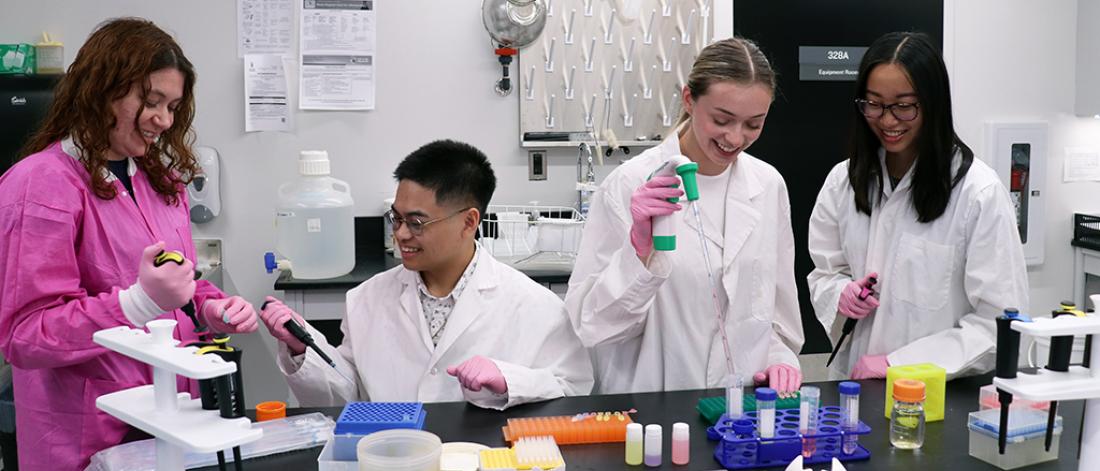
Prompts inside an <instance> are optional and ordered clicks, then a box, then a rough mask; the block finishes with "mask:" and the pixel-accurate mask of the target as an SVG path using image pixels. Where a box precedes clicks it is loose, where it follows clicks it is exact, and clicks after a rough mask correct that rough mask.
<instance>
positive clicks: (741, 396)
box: [726, 374, 745, 420]
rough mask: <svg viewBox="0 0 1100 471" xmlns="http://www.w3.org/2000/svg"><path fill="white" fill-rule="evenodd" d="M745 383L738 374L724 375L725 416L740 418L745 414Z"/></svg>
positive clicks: (733, 418)
mask: <svg viewBox="0 0 1100 471" xmlns="http://www.w3.org/2000/svg"><path fill="white" fill-rule="evenodd" d="M744 386H745V383H744V379H743V378H742V377H741V375H739V374H732V375H729V376H727V377H726V417H729V419H730V420H737V419H740V418H741V416H742V415H744V414H745V389H744Z"/></svg>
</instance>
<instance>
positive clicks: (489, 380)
mask: <svg viewBox="0 0 1100 471" xmlns="http://www.w3.org/2000/svg"><path fill="white" fill-rule="evenodd" d="M447 374H449V375H451V376H454V377H456V378H458V382H459V383H460V384H462V387H464V388H466V389H469V390H470V391H473V392H478V391H481V388H482V387H485V388H486V389H488V390H489V391H490V392H492V393H493V394H504V393H506V392H508V382H507V381H505V380H504V373H501V372H500V368H497V364H496V363H493V360H490V359H488V358H485V357H483V356H481V355H474V356H473V357H471V358H470V359H469V360H466V361H464V362H462V363H460V364H458V365H457V366H451V367H448V368H447Z"/></svg>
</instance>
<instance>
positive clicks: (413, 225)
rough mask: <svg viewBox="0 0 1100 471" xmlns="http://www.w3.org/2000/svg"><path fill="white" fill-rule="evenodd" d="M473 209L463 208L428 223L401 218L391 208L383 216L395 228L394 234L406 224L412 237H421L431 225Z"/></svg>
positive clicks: (416, 219) (416, 218)
mask: <svg viewBox="0 0 1100 471" xmlns="http://www.w3.org/2000/svg"><path fill="white" fill-rule="evenodd" d="M471 209H473V208H472V207H470V208H462V209H460V210H458V211H455V212H453V213H451V214H448V215H446V216H443V217H438V218H435V219H429V220H427V221H425V220H423V219H421V218H420V217H419V216H412V217H409V218H406V217H404V216H401V215H399V214H397V211H394V210H393V208H390V210H389V211H386V214H383V215H382V216H383V217H385V218H386V221H387V222H389V223H390V225H391V226H393V231H394V232H397V229H399V228H400V227H401V225H402V224H405V225H408V227H409V232H411V233H412V235H416V236H418V235H421V234H423V233H424V228H425V227H428V225H429V224H435V223H437V222H439V221H442V220H444V219H450V218H453V217H455V216H457V215H459V214H462V213H463V212H466V211H469V210H471Z"/></svg>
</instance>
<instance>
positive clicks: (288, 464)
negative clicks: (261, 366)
mask: <svg viewBox="0 0 1100 471" xmlns="http://www.w3.org/2000/svg"><path fill="white" fill-rule="evenodd" d="M991 381H992V380H991V376H990V375H986V376H982V377H975V378H964V379H961V380H956V381H952V382H949V383H947V401H946V402H947V403H946V406H945V411H944V415H945V417H946V419H945V420H944V421H940V422H932V423H929V424H928V425H927V427H926V433H925V439H924V447H923V448H921V449H920V450H917V451H905V450H895V449H893V448H892V447H891V446H890V439H889V421H888V420H886V418H885V417H884V415H883V403H884V399H885V383H884V382H883V381H882V380H868V381H860V383H861V384H862V385H863V388H862V389H863V391H862V394H861V398H860V402H861V404H860V419H861V420H862V421H863V422H864V423H866V424H868V425H869V426H870V427H871V430H872V431H871V433H870V434H869V435H866V436H864V437H862V438H861V440H860V444H861V445H863V446H864V447H865V448H867V449H868V450H870V452H871V458H870V459H869V460H867V461H850V462H845V463H844V464H845V466H846V467H847V468H848V469H849V470H851V471H866V470H909V469H911V470H920V471H932V470H935V471H938V470H996V469H998V468H996V467H994V466H992V465H989V464H987V463H985V462H983V461H980V460H978V459H976V458H972V457H970V455H969V454H968V443H969V437H968V433H969V431H968V429H967V427H966V419H967V414H968V413H970V412H972V411H974V410H977V409H978V388H979V387H981V386H982V385H985V384H989V383H990V382H991ZM836 384H837V383H836V382H825V383H818V384H817V386H820V387H821V403H822V405H835V404H837V400H838V397H837V387H836ZM722 394H723V391H722V390H694V391H675V392H664V393H643V394H618V395H607V396H582V397H569V398H562V399H557V400H553V401H548V402H542V403H537V404H527V405H523V406H518V407H514V408H512V409H509V410H507V411H504V412H497V411H491V410H485V409H480V408H477V407H474V406H471V405H468V404H466V403H463V402H449V403H435V404H425V405H424V408H425V409H426V410H427V411H428V416H427V420H426V421H425V423H424V429H425V430H427V431H430V432H432V433H435V434H436V435H439V437H440V438H441V439H442V440H443V441H444V442H452V441H470V442H477V443H483V444H485V445H488V446H490V447H501V446H504V441H503V438H502V436H501V431H500V428H501V426H503V425H504V424H505V420H506V419H507V418H510V417H530V416H548V415H572V414H576V413H579V412H588V411H607V410H626V409H630V408H636V409H637V410H638V413H637V414H635V415H634V419H635V421H637V422H640V423H643V424H650V423H657V424H661V425H662V427H663V429H664V430H665V432H664V446H663V449H664V461H663V465H662V466H661V467H660V468H643V467H642V466H627V465H626V464H624V448H623V444H621V443H615V444H601V445H565V446H562V447H561V448H562V453H563V454H564V455H565V462H566V466H567V467H568V469H569V470H570V471H578V470H601V471H602V470H614V469H626V470H632V469H633V470H641V469H671V470H714V469H720V466H719V465H718V463H717V461H715V460H714V457H713V453H714V447H715V445H716V443H717V442H712V441H708V440H707V438H706V433H705V428H706V426H707V425H708V424H707V423H706V422H705V421H704V420H703V419H702V418H701V417H700V416H699V413H698V412H696V410H695V405H696V402H697V401H698V400H699V398H701V397H708V396H721V395H722ZM341 410H342V408H338V407H336V408H320V409H308V408H303V409H292V410H291V411H290V413H292V414H293V413H307V412H313V411H321V412H324V413H326V414H328V415H330V416H333V417H336V416H337V415H339V413H340V411H341ZM1058 411H1059V413H1060V414H1061V415H1062V416H1063V420H1064V422H1063V427H1064V429H1063V430H1064V431H1063V433H1062V438H1061V445H1060V450H1059V459H1058V460H1056V461H1050V462H1047V463H1042V464H1038V465H1034V466H1030V467H1027V468H1024V469H1026V470H1028V471H1049V470H1076V469H1077V448H1078V446H1077V437H1078V433H1079V431H1080V427H1081V416H1082V402H1081V401H1069V402H1063V403H1060V404H1059V407H1058ZM675 422H686V423H687V424H688V425H689V426H690V427H691V462H690V464H688V465H685V466H675V465H672V464H671V461H670V456H671V446H670V444H671V433H672V424H673V423H675ZM320 452H321V448H312V449H309V450H303V451H297V452H293V453H287V454H283V455H278V456H270V457H266V458H259V459H254V460H248V461H246V462H245V463H244V464H245V465H246V466H245V469H247V470H250V471H256V470H280V471H282V470H312V469H317V455H318V454H320ZM821 467H822V466H821V465H815V466H814V468H815V469H819V468H821ZM215 469H216V467H209V468H203V470H204V471H213V470H215ZM771 469H782V468H771Z"/></svg>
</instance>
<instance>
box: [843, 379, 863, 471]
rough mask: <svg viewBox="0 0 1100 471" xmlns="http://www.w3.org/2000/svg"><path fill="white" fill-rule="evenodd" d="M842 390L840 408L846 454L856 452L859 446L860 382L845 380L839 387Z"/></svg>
mask: <svg viewBox="0 0 1100 471" xmlns="http://www.w3.org/2000/svg"><path fill="white" fill-rule="evenodd" d="M838 389H839V390H840V409H841V413H842V414H844V416H843V421H844V422H843V423H842V424H841V426H842V428H843V429H844V432H845V433H844V442H843V443H842V445H841V451H842V452H843V453H844V454H845V455H850V454H852V453H855V452H856V449H857V448H858V447H859V436H857V435H856V434H855V433H853V432H855V431H856V429H858V428H859V383H855V382H852V381H844V382H842V383H840V386H839V387H838Z"/></svg>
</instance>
